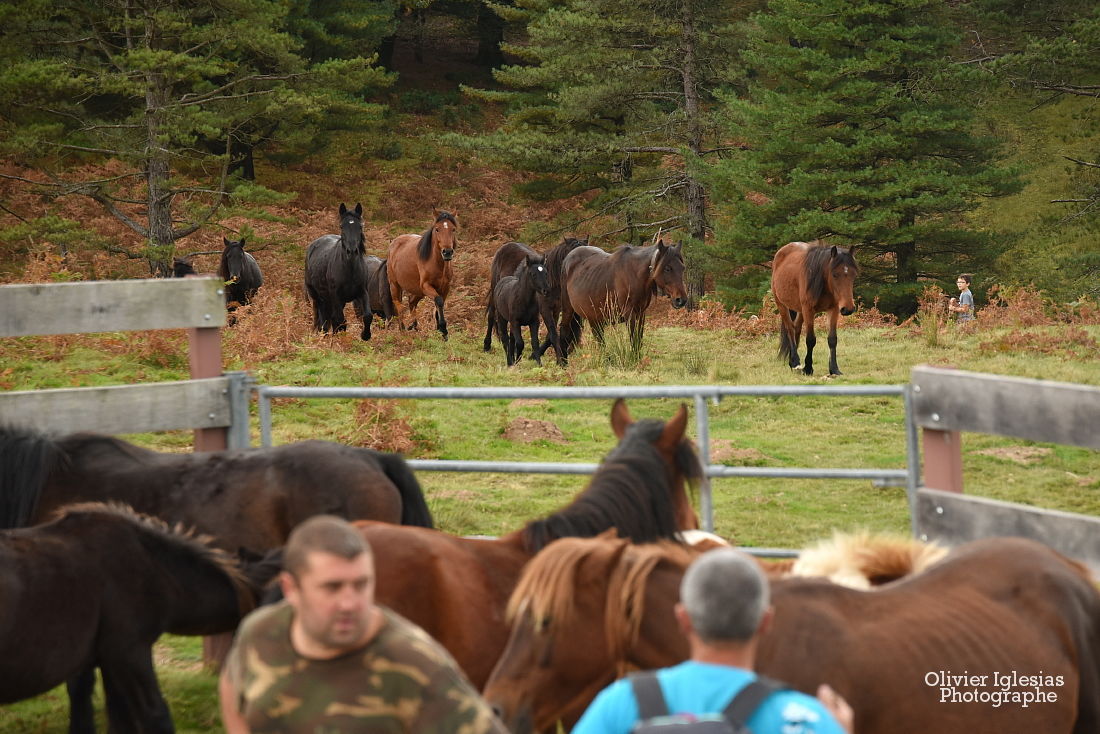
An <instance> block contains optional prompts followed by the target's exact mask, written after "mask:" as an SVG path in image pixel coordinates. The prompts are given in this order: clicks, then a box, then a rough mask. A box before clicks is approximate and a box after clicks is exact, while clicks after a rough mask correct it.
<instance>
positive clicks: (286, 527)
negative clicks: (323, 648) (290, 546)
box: [0, 427, 432, 553]
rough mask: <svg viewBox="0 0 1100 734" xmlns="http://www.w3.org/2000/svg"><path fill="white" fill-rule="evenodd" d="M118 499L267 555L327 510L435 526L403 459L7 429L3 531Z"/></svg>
mask: <svg viewBox="0 0 1100 734" xmlns="http://www.w3.org/2000/svg"><path fill="white" fill-rule="evenodd" d="M84 501H105V502H107V501H110V502H122V503H125V504H127V505H131V506H132V507H133V508H134V509H135V510H136V511H138V512H141V513H144V514H147V515H153V516H156V517H160V518H163V519H164V520H166V521H167V522H171V523H177V522H178V523H183V524H184V525H185V526H187V527H192V528H195V529H196V530H198V531H200V532H202V533H206V534H207V535H211V536H213V537H214V538H215V541H216V542H217V543H218V544H219V545H220V546H221V547H223V548H225V549H227V550H230V551H236V550H237V549H238V548H246V549H249V550H251V551H253V552H257V553H263V552H265V551H267V550H269V549H271V548H275V547H278V546H281V545H283V544H284V543H285V542H286V537H287V535H288V534H289V533H290V530H291V528H293V527H294V526H295V525H296V524H298V523H299V522H301V521H302V520H304V519H305V518H307V517H310V516H312V515H318V514H322V513H329V514H334V515H340V516H341V517H345V518H348V519H375V520H382V521H386V522H395V523H396V522H403V523H407V524H414V525H420V526H424V527H431V524H432V520H431V514H430V513H429V511H428V506H427V504H426V502H425V500H424V494H423V492H422V491H421V489H420V484H419V483H418V482H417V480H416V477H415V476H414V475H413V473H412V471H411V470H410V469H409V466H408V464H406V463H405V460H404V459H403V458H402V457H401V456H399V455H398V454H388V453H383V452H379V451H374V450H372V449H367V448H359V447H355V446H345V445H343V444H338V443H332V442H328V441H299V442H296V443H291V444H286V445H283V446H276V447H273V448H249V449H235V450H226V451H205V452H199V453H188V454H177V453H161V452H158V451H152V450H150V449H146V448H141V447H138V446H135V445H133V444H131V443H127V442H126V441H123V440H121V439H118V438H115V437H113V436H106V435H102V434H97V433H73V434H68V435H64V436H60V437H57V438H52V437H50V436H48V435H46V434H44V433H40V432H36V431H32V430H29V429H22V428H12V427H0V528H11V527H20V526H23V525H27V524H36V523H40V522H43V521H45V520H46V519H47V518H49V516H50V513H52V512H53V511H54V510H55V509H57V508H58V507H61V506H62V505H66V504H69V503H72V502H84Z"/></svg>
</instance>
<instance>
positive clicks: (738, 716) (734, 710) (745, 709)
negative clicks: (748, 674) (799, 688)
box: [722, 675, 786, 731]
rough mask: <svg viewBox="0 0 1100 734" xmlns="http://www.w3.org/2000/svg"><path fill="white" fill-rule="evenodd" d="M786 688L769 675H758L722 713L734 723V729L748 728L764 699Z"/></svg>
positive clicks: (738, 693)
mask: <svg viewBox="0 0 1100 734" xmlns="http://www.w3.org/2000/svg"><path fill="white" fill-rule="evenodd" d="M784 688H786V686H784V685H783V684H782V683H780V682H779V681H777V680H774V679H772V678H768V677H767V676H763V675H761V676H757V678H756V680H754V681H752V682H750V683H749V684H748V685H747V686H745V687H744V688H742V689H741V690H740V691H738V692H737V695H736V696H734V697H733V700H732V701H730V702H729V704H727V705H726V708H725V709H723V710H722V715H723V716H725V717H726V719H727V720H729V722H730V723H731V724H733V728H734V731H740V730H741V729H746V730H747V726H746V723H747V722H748V720H749V719H750V718H751V717H752V715H753V713H755V712H756V709H758V708H760V704H762V703H764V699H766V698H767V697H768V696H770V695H772V694H773V693H775V692H776V691H779V690H782V689H784Z"/></svg>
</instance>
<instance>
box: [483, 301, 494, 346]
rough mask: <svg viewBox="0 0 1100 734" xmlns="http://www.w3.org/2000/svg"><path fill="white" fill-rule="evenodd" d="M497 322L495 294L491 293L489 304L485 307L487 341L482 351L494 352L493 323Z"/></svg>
mask: <svg viewBox="0 0 1100 734" xmlns="http://www.w3.org/2000/svg"><path fill="white" fill-rule="evenodd" d="M494 321H496V309H495V308H493V294H492V293H489V303H488V304H487V305H486V306H485V341H484V343H482V345H481V351H483V352H491V351H492V350H493V322H494Z"/></svg>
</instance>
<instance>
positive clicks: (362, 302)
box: [351, 292, 374, 342]
mask: <svg viewBox="0 0 1100 734" xmlns="http://www.w3.org/2000/svg"><path fill="white" fill-rule="evenodd" d="M351 306H352V309H353V310H354V311H355V315H356V316H357V317H358V318H361V319H362V320H363V331H362V332H360V334H359V338H360V339H362V340H363V341H365V342H366V341H370V325H371V322H372V321H374V313H373V312H371V310H370V299H369V298H367V294H366V293H365V292H364V293H363V295H362V296H360V297H359V298H356V299H355V300H354V301H352V302H351Z"/></svg>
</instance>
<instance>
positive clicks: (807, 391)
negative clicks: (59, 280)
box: [254, 385, 920, 555]
mask: <svg viewBox="0 0 1100 734" xmlns="http://www.w3.org/2000/svg"><path fill="white" fill-rule="evenodd" d="M254 389H255V392H256V394H257V397H258V402H259V417H260V435H261V440H262V442H263V445H264V446H270V445H271V424H272V414H271V410H272V406H271V401H272V400H273V399H275V398H352V399H360V400H362V399H369V398H374V399H390V400H405V399H413V400H493V399H505V400H512V399H520V398H527V399H546V400H561V399H569V400H577V399H591V400H608V399H615V398H683V399H688V398H690V399H692V400H693V401H694V403H695V424H696V436H697V438H698V447H699V458H700V460H701V461H702V463H703V466H704V474H705V479H704V481H703V482H702V486H701V487H700V508H699V509H700V514H701V515H702V523H703V529H704V530H707V531H708V532H712V531H713V530H714V504H713V500H712V496H711V489H710V481H709V480H710V479H711V478H713V477H723V478H724V477H767V478H797V479H867V480H870V481H874V482H878V483H881V484H889V485H893V486H905V488H906V493H907V495H908V497H909V499H910V506H912V504H911V503H912V499H913V497H914V496H915V493H916V489H917V486H918V485H919V484H920V456H919V450H918V444H917V432H916V426H915V424H914V423H913V421H912V420H911V415H912V411H911V406H910V393H909V385H807V386H797V385H791V386H788V385H665V386H653V387H277V386H268V385H257V386H256V387H255V388H254ZM811 395H845V396H853V395H855V396H881V395H893V396H898V397H901V398H902V400H903V403H904V408H905V426H906V431H905V444H906V446H905V456H906V468H905V469H859V468H853V469H822V468H813V467H752V466H725V465H723V464H712V463H710V448H709V447H710V414H709V410H708V408H707V400H708V399H709V400H711V401H712V402H713V403H714V404H715V405H717V404H718V402H719V401H720V400H721V399H722V398H724V397H729V396H751V397H762V396H763V397H770V396H793V397H799V396H811ZM409 464H410V466H412V467H413V468H414V469H416V470H419V471H455V472H503V473H527V474H592V473H594V472H595V471H596V467H597V466H599V465H598V464H584V463H557V462H529V461H458V460H446V459H410V460H409ZM758 550H762V549H758ZM761 555H764V553H761ZM769 555H788V552H786V551H779V550H776V552H775V553H771V554H769Z"/></svg>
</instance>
